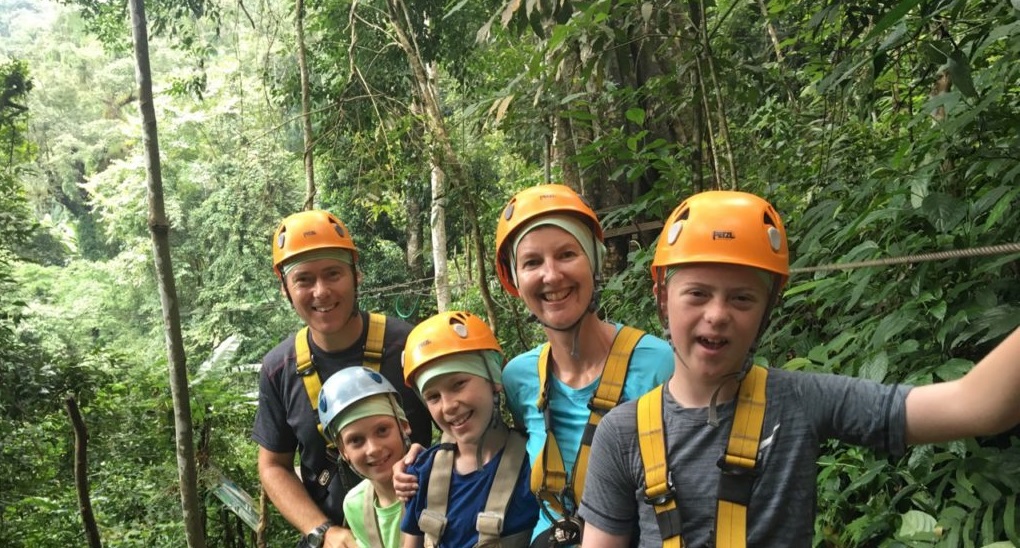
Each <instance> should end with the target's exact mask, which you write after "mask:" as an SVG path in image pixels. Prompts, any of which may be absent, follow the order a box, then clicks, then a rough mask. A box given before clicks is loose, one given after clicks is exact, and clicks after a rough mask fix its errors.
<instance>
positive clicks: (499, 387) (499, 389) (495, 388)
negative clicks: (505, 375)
mask: <svg viewBox="0 0 1020 548" xmlns="http://www.w3.org/2000/svg"><path fill="white" fill-rule="evenodd" d="M502 391H503V385H502V384H499V383H493V384H492V393H493V394H499V393H500V392H502Z"/></svg>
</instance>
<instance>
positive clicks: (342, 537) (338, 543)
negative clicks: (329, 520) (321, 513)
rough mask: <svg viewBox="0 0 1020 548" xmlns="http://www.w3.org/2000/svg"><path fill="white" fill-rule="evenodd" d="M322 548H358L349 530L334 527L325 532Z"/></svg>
mask: <svg viewBox="0 0 1020 548" xmlns="http://www.w3.org/2000/svg"><path fill="white" fill-rule="evenodd" d="M322 548H358V541H357V540H355V539H354V534H353V533H351V530H350V529H347V528H346V527H340V526H338V525H334V526H332V527H330V528H329V529H327V530H326V540H325V541H323V543H322Z"/></svg>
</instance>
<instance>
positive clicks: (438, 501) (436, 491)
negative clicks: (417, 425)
mask: <svg viewBox="0 0 1020 548" xmlns="http://www.w3.org/2000/svg"><path fill="white" fill-rule="evenodd" d="M454 452H455V451H454V449H453V446H450V447H448V448H443V449H440V450H438V451H436V456H435V457H433V459H432V471H431V472H430V473H429V486H428V488H429V494H428V497H427V498H426V499H425V501H426V502H425V509H424V510H422V512H421V515H419V516H418V528H419V529H421V532H422V533H425V548H434V547H436V546H439V540H440V539H441V538H443V532H444V531H446V505H447V502H448V501H449V499H450V480H451V479H452V478H453V458H454Z"/></svg>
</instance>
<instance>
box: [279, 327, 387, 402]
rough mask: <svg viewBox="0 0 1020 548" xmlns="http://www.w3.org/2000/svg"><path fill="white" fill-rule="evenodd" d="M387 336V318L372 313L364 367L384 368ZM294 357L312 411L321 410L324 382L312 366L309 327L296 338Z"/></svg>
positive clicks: (299, 332)
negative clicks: (383, 354) (384, 338)
mask: <svg viewBox="0 0 1020 548" xmlns="http://www.w3.org/2000/svg"><path fill="white" fill-rule="evenodd" d="M385 334H386V316H383V315H382V314H376V313H375V312H372V313H370V314H369V315H368V335H367V337H366V338H365V350H364V354H363V357H362V362H361V363H362V365H364V366H365V367H368V368H370V369H373V370H375V371H379V368H380V367H382V353H383V337H384V335H385ZM294 356H295V358H296V362H297V372H298V375H300V376H301V380H303V381H304V383H305V392H307V393H308V402H309V403H311V404H312V411H318V410H319V390H321V389H322V380H321V379H319V374H318V371H316V370H315V367H313V365H312V349H311V348H309V346H308V326H305V327H302V328H301V329H300V330H299V331H298V332H297V335H295V336H294Z"/></svg>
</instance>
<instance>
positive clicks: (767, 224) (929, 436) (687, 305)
mask: <svg viewBox="0 0 1020 548" xmlns="http://www.w3.org/2000/svg"><path fill="white" fill-rule="evenodd" d="M652 277H653V279H654V281H655V294H656V300H657V303H658V306H659V311H660V318H661V319H662V321H663V323H664V325H665V326H666V329H667V332H668V334H669V338H670V343H671V344H672V345H673V348H674V365H675V367H674V374H673V377H672V378H671V379H670V381H669V382H667V383H666V384H665V385H663V387H662V390H661V391H658V390H657V391H653V392H652V393H651V394H649V395H648V396H645V398H644V400H645V401H643V402H640V403H639V402H628V403H626V404H624V405H621V406H619V407H617V408H616V409H614V410H613V411H611V412H610V413H609V414H608V415H606V417H605V418H604V419H603V420H602V422H601V423H600V424H599V427H598V429H597V430H596V431H595V437H594V442H593V444H592V450H591V451H592V452H591V457H590V461H589V462H590V464H589V467H588V475H587V480H586V483H585V491H584V495H583V497H582V500H581V507H580V511H579V515H580V516H581V517H582V518H583V519H584V520H585V530H584V539H583V544H582V546H584V547H599V548H603V547H607V548H608V547H614V546H620V547H622V546H628V545H630V543H631V540H632V539H635V538H639V539H640V546H647V547H651V546H656V547H658V546H670V545H671V544H672V545H678V542H677V540H678V538H679V537H682V538H683V541H684V545H686V546H711V545H719V546H730V545H737V544H742V543H743V542H746V544H747V545H750V546H809V545H810V543H811V539H812V538H813V534H814V532H813V526H814V516H815V506H816V497H817V495H816V475H817V465H816V462H817V458H818V455H819V452H820V447H821V444H822V442H824V441H825V440H827V439H833V438H834V439H840V440H843V441H846V442H849V443H855V444H859V445H864V446H867V447H871V448H873V449H877V450H880V451H884V452H888V453H891V454H894V455H899V454H902V453H903V452H904V450H905V448H906V446H907V444H916V443H932V442H937V441H946V440H951V439H957V438H961V437H969V436H975V435H982V434H991V433H994V432H999V431H1002V430H1005V429H1007V428H1009V427H1011V426H1013V425H1015V424H1017V423H1018V422H1020V407H1018V406H1017V405H1015V402H1016V401H1017V397H1018V396H1020V329H1018V330H1016V331H1014V332H1013V333H1012V334H1011V335H1010V336H1009V337H1007V339H1006V340H1005V341H1004V342H1003V343H1002V344H1000V345H999V346H998V347H997V348H996V349H995V350H993V351H992V352H991V353H990V354H989V355H988V356H987V357H985V359H983V360H982V361H981V362H980V363H979V364H977V365H976V366H975V367H974V369H973V370H971V371H970V372H969V373H968V374H967V375H965V376H964V377H963V378H961V379H959V380H957V381H952V382H945V383H939V384H934V385H928V386H923V387H917V388H911V387H906V386H885V385H881V384H877V383H874V382H870V381H865V380H862V379H856V378H847V377H840V376H837V375H817V374H808V373H802V372H792V371H783V370H768V371H767V372H766V371H764V370H761V369H760V368H752V367H751V359H752V357H753V355H754V348H755V347H756V345H757V342H758V340H759V338H760V337H761V334H762V333H763V332H764V331H765V329H766V327H767V324H768V318H769V314H770V312H771V311H772V309H773V307H774V306H775V304H776V302H777V300H778V297H779V295H780V294H781V290H782V288H783V286H784V285H785V283H786V281H787V279H788V277H789V255H788V251H787V244H786V234H785V231H784V228H783V225H782V220H781V219H780V217H779V215H778V213H776V211H775V209H773V208H772V206H771V205H769V204H768V202H766V201H765V200H762V199H761V198H759V197H757V196H754V195H751V194H747V193H743V192H732V191H712V192H704V193H701V194H697V195H695V196H692V197H691V198H690V199H688V200H687V201H685V202H683V203H682V204H680V206H679V207H677V208H676V210H674V212H673V214H672V215H670V218H669V219H668V220H667V222H666V224H665V226H664V228H663V232H662V234H661V235H660V237H659V243H658V247H657V249H656V253H655V258H654V260H653V261H652ZM762 381H763V382H762ZM755 383H758V384H759V386H764V397H763V399H764V402H765V404H764V407H763V409H764V411H763V412H758V413H757V417H760V418H761V427H760V432H758V431H757V428H756V427H755V428H753V429H752V430H754V432H748V434H747V435H745V436H743V438H740V437H737V438H738V439H748V438H750V439H752V440H755V441H752V443H756V444H757V449H756V451H755V450H754V445H751V446H750V447H751V448H752V449H751V451H750V455H751V457H750V460H751V461H752V463H751V464H750V465H747V464H742V466H750V467H749V468H747V470H748V473H746V474H743V478H744V479H741V478H737V480H734V478H733V477H732V474H731V477H728V478H727V481H726V483H725V485H724V487H723V489H722V491H723V492H725V493H726V498H729V499H730V500H739V499H742V498H744V497H747V504H746V505H740V504H738V505H737V506H736V507H735V508H736V510H734V505H732V504H730V505H729V506H728V507H727V509H726V511H725V512H724V511H723V510H722V506H723V504H721V503H720V492H721V491H720V488H719V486H720V483H721V482H720V478H721V477H722V473H721V470H720V467H719V465H718V464H717V462H719V461H720V457H721V456H723V455H724V453H730V455H731V456H732V452H730V451H728V449H727V447H728V444H732V443H733V440H731V437H730V436H731V430H732V429H733V428H732V426H733V424H734V423H735V422H736V423H738V424H744V425H746V424H748V422H745V421H743V420H736V419H735V418H734V416H735V414H736V415H741V413H742V412H741V409H744V408H742V407H738V404H737V403H735V402H737V401H738V400H739V402H740V405H742V406H746V409H750V408H752V407H755V406H758V408H759V409H761V408H762V407H761V406H760V404H759V403H755V402H760V401H761V400H755V399H754V398H753V397H751V396H749V395H748V394H750V393H752V392H753V390H751V389H747V390H745V386H744V385H752V384H755ZM738 390H739V394H740V398H739V399H738V398H737V395H738ZM649 398H659V399H658V400H657V401H656V403H658V402H661V412H659V411H658V409H657V408H656V407H655V406H649V401H650V400H649ZM747 402H750V403H747ZM642 406H644V407H642ZM639 409H640V411H639ZM649 410H652V411H654V412H652V411H649ZM639 413H640V414H641V416H642V426H641V427H640V428H639V425H638V418H637V417H638V415H639ZM655 415H661V421H662V432H658V433H654V435H651V434H649V433H653V432H654V428H655V426H656V425H655V421H654V420H652V419H651V418H650V417H654V416H655ZM746 415H750V416H754V415H755V413H750V412H749V413H747V414H746ZM655 418H658V417H655ZM750 424H755V423H754V421H750ZM639 430H643V431H644V432H645V433H646V436H645V437H644V438H642V437H641V433H640V432H639ZM744 431H745V432H747V430H744ZM655 436H658V438H655V439H661V437H662V436H664V437H665V451H664V453H662V451H661V450H660V451H658V452H659V453H662V454H661V458H662V459H663V460H664V461H665V466H666V468H667V469H668V470H669V472H670V474H669V476H668V477H669V478H670V480H671V487H672V492H673V493H674V496H673V500H675V501H676V508H675V509H668V510H664V509H666V508H669V505H668V504H665V503H664V502H663V500H662V499H660V500H657V501H655V502H656V503H657V504H658V505H659V506H658V507H659V510H660V513H659V514H658V515H657V513H656V507H655V506H653V504H651V503H650V502H648V501H647V500H646V499H647V494H646V488H648V485H646V483H653V484H655V483H656V482H654V481H653V482H646V469H648V470H653V469H654V468H651V467H649V468H646V464H645V461H644V460H643V455H642V452H643V451H644V452H645V455H644V457H645V458H646V459H647V457H648V455H649V454H654V453H656V451H654V450H652V447H654V445H655V444H653V443H650V442H649V441H648V440H649V439H652V438H654V437H655ZM653 460H654V459H653ZM650 462H651V461H650ZM730 470H737V469H736V468H734V467H733V466H732V465H731V467H730ZM652 475H654V472H653V473H652ZM737 475H741V474H737ZM734 486H736V487H734ZM745 508H746V515H745V514H744V509H745ZM719 515H721V516H724V517H725V518H726V519H727V520H728V521H724V522H722V523H723V525H721V526H717V523H716V522H717V520H718V516H719ZM663 530H665V531H667V533H665V534H664V533H662V532H661V531H663ZM676 531H679V537H678V536H676V535H671V534H670V532H676ZM740 531H743V533H741V534H739V535H738V534H737V533H739V532H740ZM735 532H736V533H735ZM737 536H742V537H746V538H740V539H737V538H734V537H737Z"/></svg>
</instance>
